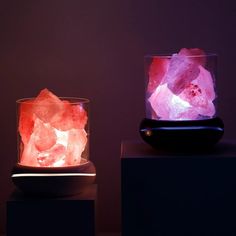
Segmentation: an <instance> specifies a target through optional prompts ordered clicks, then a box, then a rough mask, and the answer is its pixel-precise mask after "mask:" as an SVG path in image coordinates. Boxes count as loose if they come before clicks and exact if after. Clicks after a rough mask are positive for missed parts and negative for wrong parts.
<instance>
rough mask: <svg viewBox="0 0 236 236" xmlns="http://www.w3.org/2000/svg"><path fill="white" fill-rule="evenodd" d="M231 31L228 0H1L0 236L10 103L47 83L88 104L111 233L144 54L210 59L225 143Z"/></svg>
mask: <svg viewBox="0 0 236 236" xmlns="http://www.w3.org/2000/svg"><path fill="white" fill-rule="evenodd" d="M235 28H236V7H235V3H234V0H232V1H229V0H202V1H201V0H195V1H194V0H179V1H174V0H172V1H171V0H129V1H127V0H126V1H124V0H99V1H88V0H84V1H82V0H67V1H66V0H64V1H63V0H45V1H40V0H39V1H36V0H28V1H25V0H22V1H17V0H8V1H0V80H1V82H0V89H1V92H0V99H1V103H0V104H1V115H0V124H1V125H0V127H1V136H0V144H1V155H0V161H1V162H0V163H1V164H0V176H1V178H0V233H1V232H3V231H4V225H5V201H6V199H7V197H8V195H9V193H10V192H11V191H12V189H13V185H12V184H11V180H10V172H11V169H12V166H13V165H14V164H15V163H16V156H17V154H16V109H15V101H16V100H17V99H18V98H23V97H32V96H35V95H37V94H38V92H39V91H40V90H41V89H42V88H45V87H47V88H49V89H51V90H52V91H53V92H54V93H56V94H57V95H58V96H77V97H87V98H89V99H90V100H91V117H90V118H91V119H90V125H91V130H90V131H91V155H90V157H91V160H92V161H93V162H94V163H95V165H96V167H97V183H98V184H99V192H98V200H99V205H98V211H99V229H100V230H101V231H119V230H120V222H121V221H120V159H119V158H120V143H121V140H122V139H130V138H131V139H133V138H136V139H137V138H139V135H138V126H139V122H140V120H141V119H142V118H143V117H144V76H143V74H144V70H143V57H144V55H145V54H148V53H163V52H175V51H178V50H179V49H180V48H182V47H199V48H203V49H205V50H206V51H209V52H216V53H218V54H219V64H218V80H217V88H218V111H219V115H220V116H221V117H222V118H223V120H224V122H225V130H226V132H225V138H227V139H230V138H232V139H233V138H235V137H236V135H235V132H236V124H235V120H236V113H235V112H234V110H235V107H236V78H235V61H236V60H235V55H236V50H235V43H236V37H235ZM26 223H27V222H26Z"/></svg>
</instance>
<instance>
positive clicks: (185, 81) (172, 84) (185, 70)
mask: <svg viewBox="0 0 236 236" xmlns="http://www.w3.org/2000/svg"><path fill="white" fill-rule="evenodd" d="M199 72H200V70H199V67H198V64H197V63H195V62H193V61H192V60H191V59H190V58H189V57H186V56H182V55H179V54H174V55H173V56H172V57H171V60H170V65H169V68H168V71H167V74H166V82H167V84H168V88H169V89H170V90H171V91H172V92H173V93H174V94H176V95H178V94H180V93H181V92H182V91H183V90H184V88H185V87H186V86H188V85H189V83H190V82H191V81H192V80H194V79H196V78H197V76H198V75H199Z"/></svg>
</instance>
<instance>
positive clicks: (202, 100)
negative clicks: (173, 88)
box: [180, 66, 216, 117]
mask: <svg viewBox="0 0 236 236" xmlns="http://www.w3.org/2000/svg"><path fill="white" fill-rule="evenodd" d="M199 68H200V73H199V76H198V77H197V78H196V79H195V80H193V81H192V83H191V84H190V85H189V86H188V87H186V88H185V90H184V91H183V92H182V93H181V94H180V97H181V98H182V99H184V100H185V101H187V102H189V104H191V106H193V108H194V109H195V110H196V111H197V112H198V114H199V115H200V116H208V117H212V116H214V114H215V106H214V104H213V100H214V99H215V96H216V95H215V90H214V83H213V79H212V77H211V74H210V72H208V71H207V70H206V69H204V67H202V66H199Z"/></svg>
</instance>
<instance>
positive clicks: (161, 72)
mask: <svg viewBox="0 0 236 236" xmlns="http://www.w3.org/2000/svg"><path fill="white" fill-rule="evenodd" d="M205 63H206V55H205V53H204V52H203V51H202V50H200V49H186V48H183V49H181V50H180V52H179V53H178V54H173V55H172V56H171V57H170V58H168V57H154V58H153V60H152V63H151V65H150V67H149V71H148V72H149V73H148V76H149V82H148V87H147V94H149V96H148V101H149V103H150V105H151V108H152V118H153V119H162V120H196V119H204V118H209V117H213V116H214V114H215V106H214V104H213V101H214V99H215V97H216V95H215V90H214V83H213V78H212V76H211V73H210V72H209V71H208V70H207V69H205V67H204V66H205Z"/></svg>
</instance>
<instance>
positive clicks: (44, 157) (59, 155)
mask: <svg viewBox="0 0 236 236" xmlns="http://www.w3.org/2000/svg"><path fill="white" fill-rule="evenodd" d="M65 153H66V148H65V146H63V145H61V144H56V145H55V146H53V147H52V148H51V149H49V150H47V151H45V152H40V153H39V155H38V157H37V161H38V163H39V165H40V166H42V167H53V166H54V167H55V166H62V165H63V164H64V160H63V159H64V158H65ZM58 162H59V163H60V165H58V164H57V163H58Z"/></svg>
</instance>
